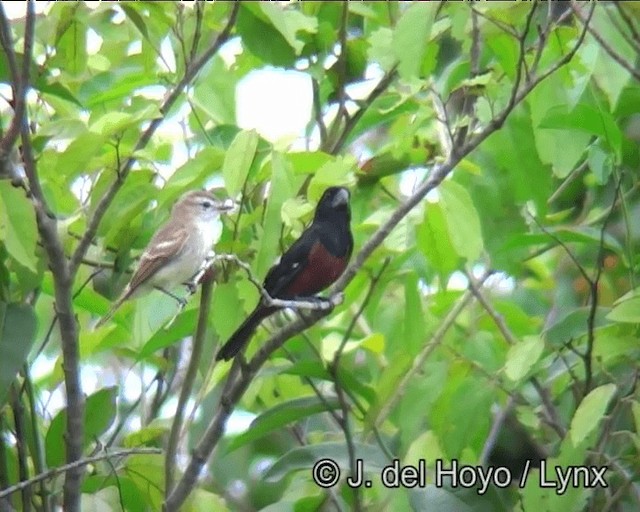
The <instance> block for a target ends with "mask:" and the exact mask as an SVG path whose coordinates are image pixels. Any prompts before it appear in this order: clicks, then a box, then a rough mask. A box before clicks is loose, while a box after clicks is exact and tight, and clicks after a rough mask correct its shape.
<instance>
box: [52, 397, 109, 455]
mask: <svg viewBox="0 0 640 512" xmlns="http://www.w3.org/2000/svg"><path fill="white" fill-rule="evenodd" d="M117 396H118V388H117V387H115V386H114V387H108V388H102V389H100V390H99V391H96V392H95V393H94V394H93V395H91V396H89V397H88V398H87V401H86V403H85V412H84V414H85V417H84V442H83V446H84V447H87V446H89V444H90V443H93V442H95V440H96V439H98V437H99V436H100V435H101V434H103V433H104V432H105V431H106V430H107V429H108V428H109V427H110V426H111V424H112V423H113V420H114V419H115V417H116V397H117ZM66 425H67V409H63V410H62V411H60V412H59V413H58V414H57V415H56V416H55V418H53V420H52V421H51V424H50V425H49V430H48V431H47V436H46V440H45V447H46V457H47V465H48V466H50V467H55V466H60V465H61V464H64V461H65V443H64V436H65V431H66Z"/></svg>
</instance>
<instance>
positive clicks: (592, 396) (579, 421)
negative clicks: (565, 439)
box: [569, 384, 617, 446]
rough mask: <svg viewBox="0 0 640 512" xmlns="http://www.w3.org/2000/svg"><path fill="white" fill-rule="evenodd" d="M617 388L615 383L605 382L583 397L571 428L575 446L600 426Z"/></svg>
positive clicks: (571, 436) (570, 435)
mask: <svg viewBox="0 0 640 512" xmlns="http://www.w3.org/2000/svg"><path fill="white" fill-rule="evenodd" d="M616 390H617V388H616V385H615V384H605V385H604V386H600V387H598V388H596V389H594V390H593V391H591V392H590V393H589V394H588V395H587V396H585V397H584V398H583V399H582V402H580V405H579V406H578V409H577V410H576V412H575V414H574V415H573V418H572V419H571V427H570V428H569V437H570V438H571V442H572V443H573V446H578V445H579V444H580V443H581V442H582V441H583V440H584V439H585V438H586V437H587V436H588V435H589V434H591V432H593V431H594V430H595V429H596V428H598V424H599V423H600V420H602V417H603V416H604V414H605V412H606V410H607V406H608V405H609V402H610V401H611V399H612V398H613V396H614V395H615V393H616Z"/></svg>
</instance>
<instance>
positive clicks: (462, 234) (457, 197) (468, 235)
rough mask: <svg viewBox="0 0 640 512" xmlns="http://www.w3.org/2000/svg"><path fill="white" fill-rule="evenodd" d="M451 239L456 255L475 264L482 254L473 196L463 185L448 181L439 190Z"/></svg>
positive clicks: (479, 228) (478, 221)
mask: <svg viewBox="0 0 640 512" xmlns="http://www.w3.org/2000/svg"><path fill="white" fill-rule="evenodd" d="M438 191H439V192H440V204H441V205H442V210H443V212H444V216H445V219H446V221H447V227H448V229H449V237H450V239H451V243H452V245H453V247H454V249H455V251H456V253H457V254H458V255H459V256H461V257H463V258H466V260H467V262H474V261H475V260H477V259H478V258H479V257H480V254H481V253H482V248H483V244H482V229H481V227H480V218H479V217H478V212H477V211H476V208H475V206H474V205H473V201H472V200H471V196H470V195H469V193H468V192H467V191H466V190H465V188H464V187H463V186H462V185H459V184H458V183H456V182H454V181H451V180H448V181H445V182H443V183H442V184H441V185H440V188H439V189H438Z"/></svg>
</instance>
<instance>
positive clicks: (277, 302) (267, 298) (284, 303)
mask: <svg viewBox="0 0 640 512" xmlns="http://www.w3.org/2000/svg"><path fill="white" fill-rule="evenodd" d="M212 260H213V261H218V260H220V261H232V262H234V263H235V264H236V265H238V266H239V267H241V268H242V269H243V270H244V271H245V272H246V273H247V278H248V279H249V281H250V282H251V284H252V285H254V286H255V287H256V288H257V289H258V291H259V292H260V295H261V297H262V301H263V303H264V304H265V305H266V306H274V307H277V308H291V309H309V310H312V311H314V310H315V311H326V310H329V309H332V308H334V307H335V306H337V305H339V304H341V303H342V299H343V297H342V296H340V295H334V296H332V297H331V298H330V299H328V300H315V298H313V297H309V298H308V299H304V298H300V299H294V300H283V299H274V298H273V297H271V295H269V292H268V291H267V290H265V288H264V286H262V284H261V283H260V281H258V280H257V279H256V277H255V276H254V275H253V271H252V270H251V266H250V265H249V264H248V263H246V262H244V261H242V260H241V259H240V258H238V257H237V256H236V255H235V254H216V255H215V256H214V257H213V258H212ZM213 261H212V262H211V263H213ZM312 299H313V300H312Z"/></svg>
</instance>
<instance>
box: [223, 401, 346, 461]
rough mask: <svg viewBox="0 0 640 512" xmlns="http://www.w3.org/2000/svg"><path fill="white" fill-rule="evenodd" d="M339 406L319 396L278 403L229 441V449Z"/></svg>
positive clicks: (231, 449) (337, 403) (335, 402)
mask: <svg viewBox="0 0 640 512" xmlns="http://www.w3.org/2000/svg"><path fill="white" fill-rule="evenodd" d="M339 407H340V404H339V402H338V401H337V400H336V399H325V400H320V398H319V397H317V396H310V397H305V398H297V399H294V400H290V401H288V402H284V403H282V404H278V405H276V406H275V407H272V408H271V409H269V410H268V411H265V412H263V413H262V414H261V415H260V416H258V417H257V418H256V419H255V420H253V421H252V422H251V426H250V427H249V429H248V430H247V431H246V432H244V433H242V434H240V435H238V436H236V437H235V438H234V439H233V440H232V441H231V442H230V443H229V447H228V450H229V451H233V450H235V449H236V448H239V447H241V446H244V445H245V444H247V443H250V442H251V441H255V440H256V439H260V438H261V437H264V436H266V435H267V434H269V433H270V432H273V431H274V430H277V429H279V428H282V427H284V426H286V425H288V424H289V423H293V422H295V421H299V420H301V419H303V418H307V417H309V416H311V415H313V414H319V413H321V412H326V411H328V410H333V409H338V408H339Z"/></svg>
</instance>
